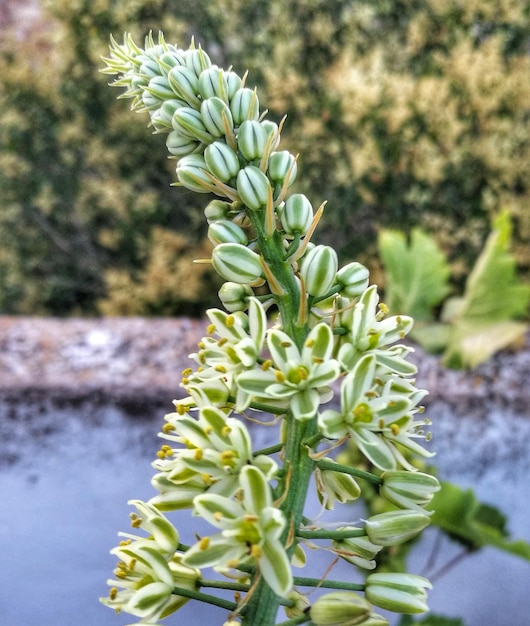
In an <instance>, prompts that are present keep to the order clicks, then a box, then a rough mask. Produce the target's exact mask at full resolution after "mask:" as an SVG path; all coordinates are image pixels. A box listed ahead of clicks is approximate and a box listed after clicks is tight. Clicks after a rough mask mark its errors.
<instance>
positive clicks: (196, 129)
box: [172, 107, 213, 143]
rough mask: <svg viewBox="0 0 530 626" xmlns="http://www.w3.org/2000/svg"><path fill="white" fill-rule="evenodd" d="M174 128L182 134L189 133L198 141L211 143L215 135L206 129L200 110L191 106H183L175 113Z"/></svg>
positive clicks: (189, 135)
mask: <svg viewBox="0 0 530 626" xmlns="http://www.w3.org/2000/svg"><path fill="white" fill-rule="evenodd" d="M172 122H173V128H174V129H175V130H177V131H178V132H179V133H181V134H182V135H187V136H188V137H190V138H191V139H195V140H196V141H202V142H203V143H211V142H212V141H213V136H212V135H211V134H210V133H209V132H208V131H207V130H206V126H205V125H204V122H203V121H202V116H201V114H200V113H199V111H196V110H195V109H192V108H191V107H181V108H180V109H177V110H176V111H175V115H173V120H172Z"/></svg>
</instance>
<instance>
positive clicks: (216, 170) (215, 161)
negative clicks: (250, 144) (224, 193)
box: [204, 141, 240, 183]
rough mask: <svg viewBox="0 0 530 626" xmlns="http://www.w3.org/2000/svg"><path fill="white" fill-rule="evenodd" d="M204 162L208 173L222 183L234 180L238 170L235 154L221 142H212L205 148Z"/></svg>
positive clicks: (237, 160)
mask: <svg viewBox="0 0 530 626" xmlns="http://www.w3.org/2000/svg"><path fill="white" fill-rule="evenodd" d="M204 160H205V161H206V165H207V166H208V169H209V170H210V172H211V173H212V174H213V175H214V176H215V177H216V178H218V179H219V180H220V181H221V182H223V183H226V182H228V181H229V180H230V179H231V178H235V177H236V176H237V173H238V172H239V170H240V166H239V159H238V158H237V154H236V153H235V152H234V151H233V150H232V148H231V147H230V146H229V145H228V144H226V143H223V142H222V141H214V142H213V143H211V144H210V145H209V146H207V147H206V149H205V150H204Z"/></svg>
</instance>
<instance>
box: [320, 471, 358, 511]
mask: <svg viewBox="0 0 530 626" xmlns="http://www.w3.org/2000/svg"><path fill="white" fill-rule="evenodd" d="M317 477H318V479H317V495H318V499H319V501H320V503H321V504H322V503H325V507H326V509H328V510H333V509H334V508H335V501H338V502H340V503H342V504H344V503H345V502H348V501H349V500H357V498H358V497H359V496H360V495H361V488H360V487H359V485H358V483H357V481H356V480H355V478H354V477H353V476H350V474H344V473H343V472H334V471H333V470H322V471H321V470H318V473H317Z"/></svg>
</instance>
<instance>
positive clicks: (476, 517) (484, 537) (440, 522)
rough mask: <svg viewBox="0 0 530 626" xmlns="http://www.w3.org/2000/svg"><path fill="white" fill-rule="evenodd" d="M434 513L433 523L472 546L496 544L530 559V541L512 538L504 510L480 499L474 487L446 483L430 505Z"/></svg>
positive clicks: (497, 546)
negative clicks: (464, 487) (510, 537)
mask: <svg viewBox="0 0 530 626" xmlns="http://www.w3.org/2000/svg"><path fill="white" fill-rule="evenodd" d="M428 508H429V509H430V510H433V511H434V513H433V515H432V517H431V521H432V524H433V525H435V526H438V527H439V528H440V529H441V530H443V531H444V532H446V533H448V534H449V535H451V536H452V537H453V538H454V539H456V540H457V541H459V542H461V543H463V544H464V545H466V546H468V547H469V548H470V549H478V548H481V547H483V546H493V547H495V548H498V549H499V550H503V551H505V552H508V553H510V554H513V555H515V556H519V557H521V558H523V559H526V560H527V561H530V544H529V543H526V542H525V541H523V540H516V541H511V540H510V539H509V537H508V533H507V531H506V519H505V517H504V516H503V515H502V513H501V512H500V511H499V510H497V509H495V508H494V507H491V506H489V505H486V504H482V503H481V502H479V501H478V500H477V498H476V496H475V494H474V492H473V490H472V489H465V490H464V489H461V488H460V487H458V486H457V485H454V484H452V483H448V482H442V489H441V490H440V491H439V492H438V493H437V494H436V495H435V496H434V498H433V499H432V501H431V504H430V505H429V507H428Z"/></svg>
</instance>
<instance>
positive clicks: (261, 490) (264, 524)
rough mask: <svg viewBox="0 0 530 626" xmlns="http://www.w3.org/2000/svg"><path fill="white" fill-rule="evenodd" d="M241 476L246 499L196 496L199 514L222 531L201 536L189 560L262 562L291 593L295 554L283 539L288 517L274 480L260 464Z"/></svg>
mask: <svg viewBox="0 0 530 626" xmlns="http://www.w3.org/2000/svg"><path fill="white" fill-rule="evenodd" d="M239 481H240V485H241V488H242V490H243V495H242V498H241V503H238V502H234V501H233V500H231V499H229V498H226V497H224V496H220V495H216V494H205V495H202V496H198V497H197V498H195V502H194V514H195V515H198V516H200V517H202V518H203V519H205V520H206V521H208V522H209V523H210V524H212V526H215V527H216V528H219V529H220V532H218V533H215V534H213V535H211V536H209V537H203V538H202V539H200V540H199V541H198V542H197V543H196V544H195V545H193V546H192V547H191V548H190V549H189V550H188V552H186V554H185V555H184V558H183V563H184V564H185V565H187V566H189V567H198V568H201V569H202V568H204V567H215V568H216V569H218V570H220V571H223V570H229V569H237V567H238V565H241V564H253V563H256V564H257V565H258V566H259V569H260V572H261V575H262V576H263V577H264V579H265V580H266V581H267V584H268V585H269V586H270V588H271V589H272V590H273V591H274V592H275V593H276V594H277V595H279V596H285V595H286V594H287V592H288V591H289V590H290V589H291V587H292V583H293V581H292V573H291V567H290V564H289V559H288V557H287V553H286V552H285V548H284V547H283V545H282V543H281V541H280V536H281V534H282V533H283V530H284V528H285V525H286V521H285V518H284V516H283V514H282V512H281V511H280V510H279V509H277V508H275V507H274V506H273V503H272V497H271V489H270V486H269V484H268V482H267V480H266V478H265V476H264V475H263V473H262V472H261V471H260V470H259V469H258V468H257V467H253V466H251V465H247V466H245V467H244V468H243V469H242V470H241V473H240V475H239Z"/></svg>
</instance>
